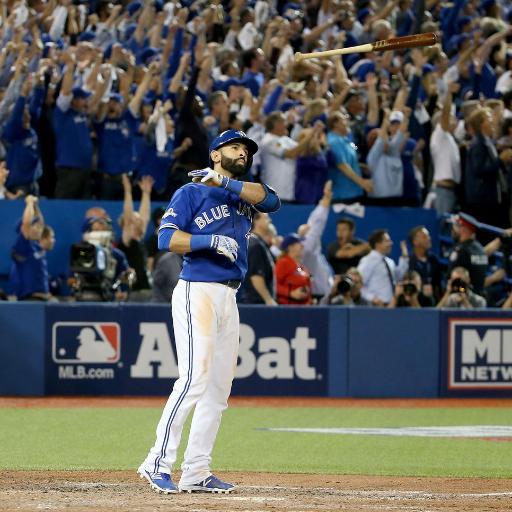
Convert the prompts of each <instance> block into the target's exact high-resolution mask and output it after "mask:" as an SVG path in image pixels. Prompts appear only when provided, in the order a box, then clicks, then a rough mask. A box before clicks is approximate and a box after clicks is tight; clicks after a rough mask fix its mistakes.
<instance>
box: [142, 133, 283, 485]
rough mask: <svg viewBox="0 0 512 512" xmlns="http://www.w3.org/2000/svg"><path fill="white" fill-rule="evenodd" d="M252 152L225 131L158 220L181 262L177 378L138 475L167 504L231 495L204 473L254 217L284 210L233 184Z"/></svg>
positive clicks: (232, 352)
mask: <svg viewBox="0 0 512 512" xmlns="http://www.w3.org/2000/svg"><path fill="white" fill-rule="evenodd" d="M257 151H258V145H257V144H256V143H255V142H254V141H253V140H252V139H250V138H248V137H247V135H246V134H245V133H244V132H242V131H236V130H227V131H225V132H223V133H221V134H220V135H219V136H218V137H216V138H215V139H214V141H213V142H212V144H211V146H210V167H211V168H206V169H202V170H198V171H192V172H190V173H189V176H191V177H192V181H193V183H188V184H187V185H184V186H183V187H181V188H180V189H178V190H177V191H176V193H175V194H174V195H173V197H172V199H171V202H170V203H169V206H168V207H167V210H166V212H165V213H164V215H163V217H162V221H161V224H160V228H159V232H158V248H159V249H164V250H169V251H172V252H175V253H177V254H183V255H184V261H183V270H182V272H181V275H180V280H179V281H178V284H177V285H176V288H175V289H174V292H173V295H172V317H173V324H174V337H175V341H176V351H177V357H178V368H179V378H178V380H177V381H176V382H175V384H174V387H173V390H172V393H171V395H170V397H169V399H168V401H167V404H166V406H165V408H164V410H163V413H162V417H161V419H160V422H159V423H158V426H157V430H156V442H155V444H154V446H153V447H152V448H151V450H150V451H149V454H148V455H147V457H146V459H145V461H144V462H143V463H142V464H141V466H140V467H139V469H138V473H139V475H140V476H141V478H145V479H146V480H147V481H148V482H149V484H150V486H151V487H152V488H153V489H155V490H156V491H158V492H163V493H165V494H171V493H176V492H178V490H179V491H187V492H193V491H203V492H218V493H229V492H231V491H232V490H233V489H234V485H232V484H230V483H227V482H223V481H221V480H220V479H218V478H217V477H216V476H215V475H213V474H212V472H211V470H210V462H211V453H212V449H213V445H214V442H215V438H216V437H217V432H218V429H219V425H220V420H221V415H222V411H223V410H224V409H226V407H227V400H228V397H229V394H230V391H231V384H232V381H233V377H234V374H235V368H236V364H237V355H238V343H239V318H238V309H237V305H236V299H235V295H236V291H237V289H238V287H239V286H240V283H241V281H242V280H243V279H244V276H245V273H246V271H247V247H248V237H249V233H250V230H251V219H252V213H253V211H254V209H256V210H258V211H260V212H274V211H276V210H278V209H279V207H280V200H279V198H278V197H277V195H276V193H275V192H274V191H273V190H272V189H271V188H270V187H269V186H267V185H264V184H259V183H247V182H242V181H238V178H240V177H241V176H243V175H244V174H245V173H246V172H247V170H248V169H249V168H250V166H251V164H252V158H253V155H254V154H255V153H256V152H257ZM194 406H195V411H194V415H193V418H192V424H191V427H190V436H189V440H188V445H187V449H186V451H185V458H184V461H183V464H182V466H181V468H182V475H181V479H180V481H179V485H178V486H176V485H175V484H174V483H173V481H172V479H171V476H170V473H171V469H172V466H173V464H174V462H175V461H176V452H177V449H178V446H179V443H180V437H181V432H182V429H183V425H184V423H185V421H186V419H187V416H188V414H189V413H190V411H191V410H192V408H193V407H194Z"/></svg>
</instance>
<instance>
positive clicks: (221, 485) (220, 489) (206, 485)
mask: <svg viewBox="0 0 512 512" xmlns="http://www.w3.org/2000/svg"><path fill="white" fill-rule="evenodd" d="M233 489H235V486H234V485H233V484H228V483H227V482H223V481H222V480H219V479H218V478H217V477H216V476H215V475H210V476H209V477H208V478H206V479H205V480H203V481H202V482H199V483H197V484H193V485H180V491H182V492H189V493H190V492H216V493H219V494H229V493H230V492H231V491H232V490H233Z"/></svg>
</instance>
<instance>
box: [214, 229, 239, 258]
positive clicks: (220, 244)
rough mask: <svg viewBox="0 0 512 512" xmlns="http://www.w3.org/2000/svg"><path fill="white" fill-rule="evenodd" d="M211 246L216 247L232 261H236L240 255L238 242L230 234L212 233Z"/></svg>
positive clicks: (218, 251)
mask: <svg viewBox="0 0 512 512" xmlns="http://www.w3.org/2000/svg"><path fill="white" fill-rule="evenodd" d="M210 247H211V248H212V249H215V250H216V251H217V253H218V254H222V256H226V258H227V259H228V260H229V261H231V263H234V262H235V260H236V259H237V257H238V243H237V241H236V240H234V239H233V238H230V237H229V236H224V235H212V241H211V245H210Z"/></svg>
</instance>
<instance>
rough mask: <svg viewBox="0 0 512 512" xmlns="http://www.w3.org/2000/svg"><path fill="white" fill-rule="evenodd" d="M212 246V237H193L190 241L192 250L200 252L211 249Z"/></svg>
mask: <svg viewBox="0 0 512 512" xmlns="http://www.w3.org/2000/svg"><path fill="white" fill-rule="evenodd" d="M211 246H212V235H192V238H191V239H190V250H191V251H200V250H202V249H209V248H210V247H211Z"/></svg>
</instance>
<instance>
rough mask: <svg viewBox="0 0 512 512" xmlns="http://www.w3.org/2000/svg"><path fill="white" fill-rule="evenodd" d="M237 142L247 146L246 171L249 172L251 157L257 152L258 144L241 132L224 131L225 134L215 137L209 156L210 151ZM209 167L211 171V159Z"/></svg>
mask: <svg viewBox="0 0 512 512" xmlns="http://www.w3.org/2000/svg"><path fill="white" fill-rule="evenodd" d="M237 141H238V142H241V143H242V144H245V145H246V146H247V151H248V152H249V155H248V158H247V166H246V168H247V170H249V169H250V168H251V166H252V157H253V155H254V154H255V153H256V152H257V151H258V144H256V142H254V141H253V140H252V139H250V138H249V137H247V135H246V134H245V132H243V131H242V130H226V131H225V132H222V133H221V134H220V135H217V137H215V139H213V141H212V143H211V144H210V151H209V153H210V154H211V152H212V151H215V150H216V149H219V148H221V147H222V146H226V145H227V144H231V143H233V142H237ZM210 167H211V168H212V169H213V162H212V159H211V157H210Z"/></svg>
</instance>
